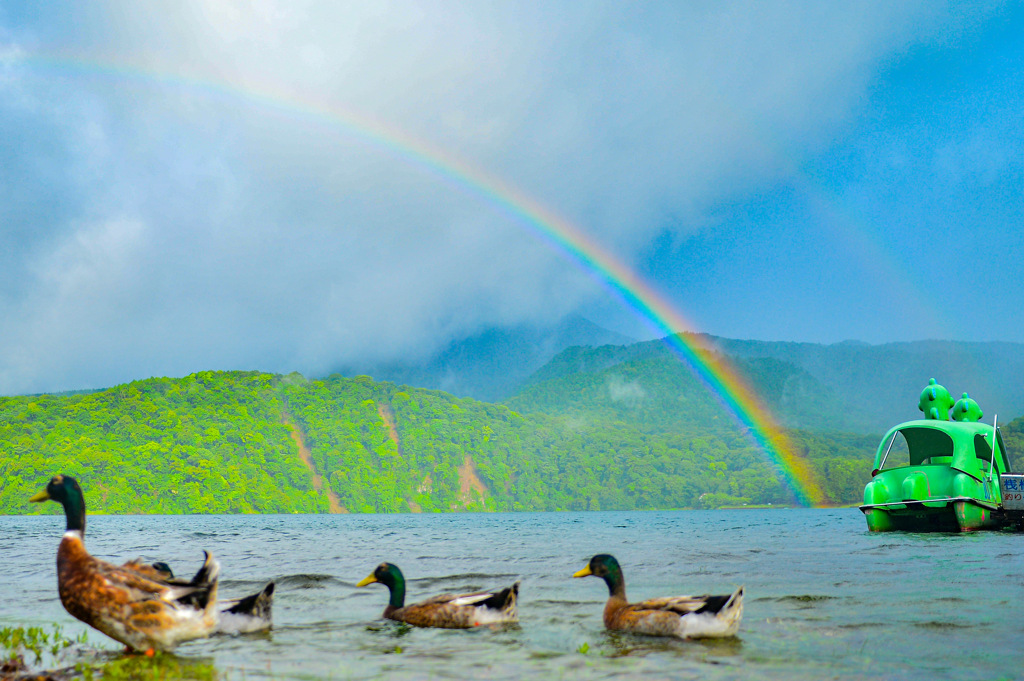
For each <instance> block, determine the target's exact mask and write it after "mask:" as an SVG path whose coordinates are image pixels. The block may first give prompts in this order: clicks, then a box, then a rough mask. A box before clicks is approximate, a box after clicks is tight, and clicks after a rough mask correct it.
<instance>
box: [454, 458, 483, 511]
mask: <svg viewBox="0 0 1024 681" xmlns="http://www.w3.org/2000/svg"><path fill="white" fill-rule="evenodd" d="M471 490H472V491H475V492H476V494H477V497H478V498H477V499H474V498H473V495H472V494H471ZM486 495H487V487H485V486H484V483H483V481H482V480H481V479H480V476H478V475H477V474H476V464H475V463H473V459H472V457H470V456H469V454H467V455H466V458H465V459H464V460H463V462H462V465H461V466H459V501H461V502H462V506H463V507H468V506H469V505H470V504H471V503H473V502H474V501H478V502H479V503H481V504H483V503H484V498H485V497H486Z"/></svg>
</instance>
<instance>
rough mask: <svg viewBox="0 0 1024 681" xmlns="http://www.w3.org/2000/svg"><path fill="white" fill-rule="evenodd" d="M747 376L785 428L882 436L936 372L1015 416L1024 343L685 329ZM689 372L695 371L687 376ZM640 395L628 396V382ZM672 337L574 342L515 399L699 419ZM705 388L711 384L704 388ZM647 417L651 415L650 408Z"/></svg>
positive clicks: (1021, 407) (1022, 407)
mask: <svg viewBox="0 0 1024 681" xmlns="http://www.w3.org/2000/svg"><path fill="white" fill-rule="evenodd" d="M687 337H688V341H689V342H692V343H696V344H698V345H700V346H702V347H704V348H706V349H710V350H713V351H715V352H718V353H721V354H723V355H725V356H726V357H727V358H729V359H730V360H731V361H732V362H733V363H734V364H735V365H736V366H737V368H738V369H739V370H740V371H741V372H742V373H744V374H745V375H747V377H748V378H749V379H750V381H751V383H752V384H753V386H754V388H755V389H756V390H757V391H758V392H759V393H760V394H761V396H762V397H763V398H764V400H765V401H766V403H767V404H768V406H769V408H770V409H771V411H772V412H773V413H775V415H776V416H777V417H778V418H779V419H780V421H781V422H782V425H785V426H789V427H793V428H801V429H808V430H816V431H837V432H852V433H866V434H874V433H881V431H884V430H885V429H886V428H888V427H889V426H891V425H893V424H894V423H896V422H898V421H903V420H909V419H913V418H917V417H919V416H920V412H919V411H918V410H917V400H918V396H919V395H920V393H921V390H922V389H923V388H924V387H925V386H926V385H927V383H928V380H929V379H930V378H935V379H936V380H937V381H938V382H939V383H941V384H942V385H944V386H945V387H946V388H947V389H948V390H949V391H950V393H951V394H952V395H954V397H959V396H960V395H961V394H962V393H963V392H968V393H969V394H970V395H971V397H973V398H974V399H976V400H977V401H978V403H979V404H980V405H981V407H982V409H983V410H984V412H985V418H986V419H991V418H992V417H993V416H994V415H996V414H999V415H1000V421H1002V422H1004V423H1005V422H1008V421H1009V420H1012V419H1013V418H1016V417H1017V416H1020V415H1021V414H1024V389H1022V388H1024V344H1019V343H997V342H992V343H970V342H957V341H915V342H903V343H887V344H884V345H869V344H867V343H860V342H844V343H836V344H831V345H822V344H816V343H789V342H772V341H755V340H736V339H729V338H720V337H716V336H711V335H707V334H687ZM688 375H690V377H688ZM626 385H628V386H630V388H629V391H630V393H629V394H630V395H631V396H632V397H631V398H630V399H628V400H624V399H622V397H623V395H624V394H625V393H624V392H623V386H626ZM696 388H699V386H698V385H697V383H696V382H695V379H693V378H692V375H691V372H690V371H689V369H688V368H686V367H684V366H683V364H682V362H681V361H680V360H678V359H677V358H676V357H675V356H674V355H673V354H672V353H671V351H670V350H669V348H668V346H666V345H665V343H664V342H662V341H660V340H657V341H646V342H642V343H634V344H630V345H623V346H603V347H597V348H585V347H573V348H567V349H566V350H564V351H562V352H561V353H559V354H558V355H557V356H555V357H553V358H552V359H551V361H550V362H548V364H546V365H545V366H544V367H542V368H541V369H540V370H538V371H537V372H536V373H535V374H533V376H531V377H530V379H529V381H527V383H526V385H525V386H524V388H523V390H521V391H520V392H519V393H517V394H516V395H515V396H513V397H511V398H510V399H509V400H508V401H507V402H508V404H510V405H512V406H513V407H514V408H517V409H521V410H524V411H543V412H548V413H571V412H572V411H574V410H579V409H582V408H583V405H584V404H586V405H588V407H587V408H589V409H600V410H602V411H603V412H605V413H606V414H608V415H611V414H616V418H621V419H624V420H629V419H635V418H640V419H644V418H649V419H650V420H652V421H653V420H655V419H654V416H653V415H655V414H657V415H659V416H658V419H660V420H662V421H668V422H679V421H680V420H682V421H694V420H699V418H700V417H699V414H700V413H701V409H697V408H696V406H695V405H696V404H697V402H698V401H699V402H700V403H701V404H703V403H704V398H703V397H701V395H700V394H699V392H695V390H696ZM703 392H706V391H703ZM645 414H646V415H647V416H646V417H645V416H644V415H645Z"/></svg>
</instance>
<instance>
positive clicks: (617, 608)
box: [573, 553, 743, 638]
mask: <svg viewBox="0 0 1024 681" xmlns="http://www.w3.org/2000/svg"><path fill="white" fill-rule="evenodd" d="M590 576H594V577H600V578H601V579H603V580H604V583H605V584H607V585H608V602H607V603H606V604H605V606H604V626H605V627H606V628H608V629H613V630H616V631H628V632H632V633H635V634H647V635H649V636H676V637H679V638H711V637H721V636H735V635H736V630H737V629H739V626H740V618H741V617H742V616H743V587H742V586H741V587H739V588H738V589H736V591H734V592H733V593H732V594H730V595H728V596H668V597H665V598H652V599H649V600H646V601H641V602H640V603H630V602H629V601H628V600H626V580H625V578H624V577H623V576H622V568H620V567H619V562H618V561H617V560H615V557H614V556H610V555H608V554H607V553H602V554H598V555H596V556H594V557H593V558H591V559H590V562H589V563H588V564H587V566H586V567H585V568H583V569H582V570H580V571H578V572H577V573H575V574H574V575H573V577H590Z"/></svg>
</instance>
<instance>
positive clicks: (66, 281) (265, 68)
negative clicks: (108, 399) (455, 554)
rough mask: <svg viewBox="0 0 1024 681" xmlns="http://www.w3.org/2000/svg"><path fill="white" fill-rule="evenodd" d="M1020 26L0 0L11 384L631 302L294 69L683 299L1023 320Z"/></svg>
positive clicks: (644, 7)
mask: <svg viewBox="0 0 1024 681" xmlns="http://www.w3.org/2000/svg"><path fill="white" fill-rule="evenodd" d="M1022 34H1024V7H1022V5H1021V4H1019V3H1017V4H1010V3H973V4H971V5H970V7H963V6H961V4H960V3H938V2H901V3H891V2H866V1H865V2H859V3H843V4H840V3H815V2H787V3H754V2H751V3H679V2H668V3H655V2H651V3H640V4H638V3H613V2H607V3H605V2H587V3H567V2H565V3H511V2H495V3H452V2H377V3H336V2H329V3H328V2H273V1H270V0H267V1H263V2H254V3H248V4H244V5H243V4H229V3H223V2H216V3H214V2H210V3H204V2H167V3H159V2H154V3H130V2H124V3H116V2H96V3H89V4H85V3H67V4H62V3H49V4H47V5H45V7H42V8H40V7H39V6H37V4H36V3H25V4H22V3H15V2H6V1H3V0H0V177H2V182H0V235H2V238H3V240H4V245H5V248H4V249H3V251H2V252H0V394H11V393H21V392H36V391H49V390H62V389H75V388H86V387H102V386H107V385H112V384H115V383H118V382H122V381H127V380H132V379H135V378H144V377H147V376H152V375H172V376H173V375H184V374H187V373H190V372H192V371H197V370H203V369H236V368H241V369H262V370H268V371H280V372H287V371H292V370H298V371H301V372H303V373H306V374H309V375H316V374H317V373H318V372H323V371H327V370H329V369H330V368H332V367H334V366H338V365H340V364H352V363H359V362H362V361H365V362H368V363H372V362H379V361H388V360H394V359H407V360H416V359H417V358H423V357H427V356H429V355H430V353H432V352H434V351H436V350H437V349H439V348H443V347H444V346H445V345H447V344H448V343H450V342H452V341H457V340H458V339H460V338H464V337H467V336H470V335H472V334H475V333H479V332H480V331H482V330H485V329H488V328H494V327H503V326H513V325H519V324H527V325H539V326H543V325H547V324H553V323H554V322H556V321H557V320H558V319H560V318H561V317H563V316H565V315H569V314H582V315H584V316H586V317H588V318H590V319H592V320H593V321H596V322H598V323H600V324H604V325H606V326H608V327H609V328H613V329H615V330H617V331H621V332H624V333H627V334H630V335H633V336H635V337H646V336H647V335H648V334H649V333H650V332H649V331H648V328H649V327H648V326H647V325H645V324H644V323H643V320H641V319H638V318H637V317H636V316H635V315H634V314H633V313H632V312H631V311H629V310H627V309H624V308H622V307H621V305H620V304H619V303H618V301H617V300H616V299H614V298H613V297H610V296H609V295H608V293H607V292H606V290H605V289H604V288H603V287H602V286H600V285H599V284H598V283H596V282H595V281H594V280H593V278H592V277H590V276H588V275H587V274H586V273H584V272H582V271H580V270H579V268H577V267H575V266H573V265H572V264H570V263H568V262H567V261H566V260H564V259H563V258H561V257H560V256H559V255H558V254H557V253H555V252H553V251H552V250H551V249H550V248H549V247H547V246H546V245H545V244H544V243H542V242H540V241H539V240H537V239H536V238H535V237H534V236H532V235H531V234H530V233H529V231H528V230H525V229H524V228H523V227H522V226H521V225H519V224H516V223H515V222H513V221H510V220H509V219H508V217H507V215H506V214H505V213H504V212H503V211H501V210H498V209H497V208H496V207H495V206H494V205H493V204H491V203H490V202H488V201H486V200H481V198H480V197H479V196H477V195H474V194H472V193H467V192H465V191H463V190H461V189H460V188H459V187H458V186H454V185H452V184H451V183H450V182H445V181H444V180H443V179H442V178H439V177H438V176H437V175H436V174H433V173H430V172H424V170H423V168H422V167H419V166H417V165H416V164H412V163H409V162H408V160H406V159H403V158H402V157H401V156H396V155H395V154H393V153H391V152H389V151H388V150H387V149H385V148H383V147H381V146H380V145H375V144H373V143H369V144H368V143H367V142H366V140H365V138H364V137H363V136H361V135H360V134H359V133H358V131H354V130H352V129H351V128H346V126H344V125H338V124H332V123H331V122H330V121H328V120H325V119H323V118H316V117H310V116H308V115H305V114H304V113H303V110H304V108H305V110H307V111H308V109H309V103H311V102H313V103H316V104H317V106H320V107H321V108H323V107H327V108H328V109H330V110H331V111H335V112H347V113H348V114H357V115H359V116H362V117H364V119H365V120H369V121H374V124H375V125H377V124H379V125H382V126H387V128H388V129H390V130H395V131H401V132H400V134H401V135H405V136H408V137H410V138H415V139H418V140H421V141H423V142H424V143H427V144H429V145H431V146H432V147H435V148H437V149H440V150H443V153H444V154H446V155H448V156H450V157H453V158H458V159H462V160H464V161H465V162H467V163H469V164H471V165H473V166H476V167H479V168H481V169H483V170H484V171H486V172H488V173H490V174H491V175H494V176H497V177H500V178H502V179H503V180H504V181H506V182H508V183H509V184H510V185H512V186H515V187H517V188H519V189H520V190H521V191H522V192H524V193H525V194H526V195H528V196H530V197H532V198H533V199H535V200H536V201H539V202H540V203H542V204H544V205H545V206H547V207H549V208H550V209H551V210H553V211H555V212H556V213H558V214H560V215H562V216H564V217H565V218H566V219H568V220H569V221H571V222H572V223H574V224H575V225H577V226H578V227H579V228H580V229H581V230H583V231H585V232H586V233H587V234H588V235H589V236H590V237H592V238H594V239H595V240H597V241H598V242H599V243H601V244H603V245H604V246H605V247H606V248H607V249H609V250H611V251H613V252H614V253H615V254H616V255H617V256H618V257H619V258H620V259H621V260H622V261H624V262H625V263H627V264H628V265H629V266H631V267H633V268H634V269H636V270H637V271H638V272H639V273H640V274H641V276H643V277H644V278H646V279H647V280H648V281H649V282H650V283H651V285H652V286H653V287H654V288H655V289H656V290H658V291H659V292H660V293H661V294H662V295H663V296H664V297H665V298H666V299H668V300H669V301H671V302H672V303H673V304H674V305H675V307H676V308H677V310H678V311H679V313H680V314H681V315H682V316H683V317H684V318H686V319H688V320H690V322H691V323H692V327H691V329H689V330H695V331H706V332H708V333H712V334H716V335H721V336H727V337H734V338H752V339H763V340H794V341H807V342H820V343H833V342H839V341H843V340H848V339H855V340H863V341H868V342H872V343H881V342H889V341H901V340H915V339H925V338H948V339H957V340H979V341H983V340H1006V341H1016V342H1024V305H1022V304H1021V303H1022V300H1021V296H1020V291H1021V286H1020V283H1019V277H1020V273H1019V272H1020V267H1019V263H1021V262H1024V236H1022V234H1024V232H1022V230H1021V228H1020V227H1021V225H1022V222H1024V221H1022V217H1024V215H1022V213H1024V197H1022V188H1024V132H1022V131H1024V120H1022V118H1024V101H1022V99H1024V94H1022V93H1024V88H1022V87H1021V83H1022V82H1024V41H1021V40H1020V36H1021V35H1022ZM254 93H256V94H257V95H259V96H254ZM268 94H269V95H272V96H271V97H270V98H269V99H268V98H267V95H268Z"/></svg>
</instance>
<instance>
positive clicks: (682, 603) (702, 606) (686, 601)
mask: <svg viewBox="0 0 1024 681" xmlns="http://www.w3.org/2000/svg"><path fill="white" fill-rule="evenodd" d="M730 599H732V595H727V596H665V597H663V598H650V599H648V600H646V601H641V602H639V603H634V604H632V605H630V606H629V608H630V609H633V610H662V611H668V612H674V613H677V614H679V615H686V614H689V613H691V612H694V613H703V612H710V613H716V612H719V611H720V610H721V609H722V608H724V607H725V605H726V604H727V603H728V602H729V600H730Z"/></svg>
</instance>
